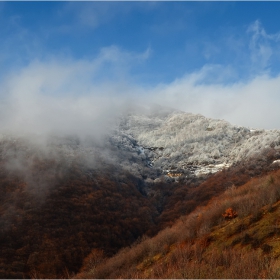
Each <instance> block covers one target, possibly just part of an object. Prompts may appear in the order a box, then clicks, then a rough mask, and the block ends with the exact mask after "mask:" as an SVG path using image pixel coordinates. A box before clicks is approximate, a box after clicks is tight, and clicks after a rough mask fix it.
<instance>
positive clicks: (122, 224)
mask: <svg viewBox="0 0 280 280" xmlns="http://www.w3.org/2000/svg"><path fill="white" fill-rule="evenodd" d="M113 116H114V117H112V118H107V120H108V121H106V126H104V127H102V125H104V122H102V121H101V122H100V124H99V125H100V126H101V127H100V129H99V126H96V128H95V129H93V130H92V131H89V133H82V134H81V135H79V134H78V133H77V132H78V131H77V130H75V129H74V130H73V132H72V133H70V130H69V131H68V133H65V130H62V131H61V132H60V133H59V132H57V133H55V132H54V131H53V132H52V133H49V132H48V133H46V132H44V133H42V131H41V133H35V131H34V130H33V132H32V133H31V132H30V131H29V132H28V133H23V134H22V135H20V133H12V131H10V133H8V132H7V131H5V132H2V134H1V137H0V165H1V172H0V184H1V190H0V192H1V195H0V197H1V198H0V199H1V206H0V214H1V217H0V224H1V234H0V241H1V246H2V248H3V250H2V254H1V256H0V258H1V266H0V276H1V277H2V278H26V277H42V278H60V277H67V275H68V274H69V273H70V274H71V273H77V272H78V271H79V269H80V268H81V265H82V263H83V259H84V258H85V257H86V256H87V255H88V254H89V253H90V251H91V250H92V249H94V248H96V249H100V250H102V251H103V252H104V254H105V255H107V256H112V255H113V254H115V253H116V252H117V251H118V250H119V249H121V248H123V247H125V246H129V245H131V244H132V243H133V242H135V241H136V240H137V239H138V238H141V236H143V235H144V234H146V235H149V236H153V235H155V234H156V233H158V232H159V231H160V230H162V229H164V228H165V227H166V226H170V225H172V224H173V223H174V221H175V220H176V219H178V218H179V217H180V216H181V215H185V214H188V213H190V212H192V211H193V210H194V209H195V208H196V207H197V206H199V205H204V204H205V203H206V202H207V201H208V200H209V199H211V198H212V197H213V196H215V195H217V194H219V193H222V192H223V191H224V190H225V189H227V188H228V187H229V186H231V185H232V184H235V185H237V186H238V185H241V184H243V183H245V182H247V181H248V180H249V179H250V178H251V177H254V176H259V175H261V174H265V173H266V172H268V171H269V170H273V169H277V168H278V167H279V166H278V163H277V159H278V158H280V153H279V149H280V131H278V130H253V129H249V128H244V127H237V126H234V125H231V124H230V123H228V122H226V121H224V120H218V119H210V118H207V117H204V116H202V115H197V114H191V113H186V112H182V111H178V110H174V109H171V108H166V107H162V106H157V105H152V106H147V105H146V106H140V105H139V104H138V105H134V106H127V105H126V106H122V110H120V111H118V113H114V114H113ZM97 123H98V122H96V123H95V124H97ZM101 131H102V132H101ZM94 132H95V133H97V132H100V133H97V137H95V134H94ZM274 161H276V162H275V163H273V162H274ZM237 174H239V175H237ZM23 232H24V233H25V234H24V235H23V234H22V233H23ZM62 240H63V241H62ZM68 276H69V275H68Z"/></svg>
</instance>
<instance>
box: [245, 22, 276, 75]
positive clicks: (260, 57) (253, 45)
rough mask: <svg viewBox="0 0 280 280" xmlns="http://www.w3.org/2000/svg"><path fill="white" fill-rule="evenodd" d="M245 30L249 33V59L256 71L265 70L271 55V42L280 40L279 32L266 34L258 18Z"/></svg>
mask: <svg viewBox="0 0 280 280" xmlns="http://www.w3.org/2000/svg"><path fill="white" fill-rule="evenodd" d="M247 32H248V33H249V34H251V40H250V44H249V48H250V51H251V61H252V63H253V65H254V66H255V68H256V69H257V70H258V71H260V70H265V69H266V68H267V67H268V66H269V63H270V60H271V57H272V55H273V47H272V43H275V42H279V41H280V33H276V34H267V32H266V31H265V29H264V28H263V27H262V24H261V22H260V21H259V20H256V21H255V22H254V23H252V24H251V25H250V26H249V28H248V30H247Z"/></svg>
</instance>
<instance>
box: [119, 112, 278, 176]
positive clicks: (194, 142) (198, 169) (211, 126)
mask: <svg viewBox="0 0 280 280" xmlns="http://www.w3.org/2000/svg"><path fill="white" fill-rule="evenodd" d="M119 132H120V136H119V137H121V136H122V137H123V138H124V137H127V138H130V139H134V140H133V141H134V147H136V148H138V151H139V153H140V154H141V156H142V158H143V159H145V160H146V164H147V165H148V166H150V167H154V168H156V169H159V170H160V171H161V172H162V174H165V175H168V176H169V177H173V178H174V177H180V176H181V177H183V178H186V177H187V178H188V177H193V176H192V175H195V176H199V175H203V174H208V173H215V172H217V171H219V170H222V169H223V168H225V167H229V166H231V165H232V164H233V163H236V162H239V161H241V160H244V159H248V158H249V157H252V156H254V155H256V154H259V153H260V152H262V150H264V149H267V148H270V147H273V148H275V149H280V131H277V130H270V131H265V130H250V129H248V128H244V127H237V126H233V125H230V124H229V123H228V122H226V121H224V120H214V119H209V118H206V117H204V116H201V115H194V114H190V113H184V112H180V111H170V110H167V109H162V108H161V109H158V111H157V113H155V112H153V111H152V112H149V111H148V112H145V113H136V114H135V113H133V114H128V115H126V116H124V117H123V118H122V119H121V122H120V125H119Z"/></svg>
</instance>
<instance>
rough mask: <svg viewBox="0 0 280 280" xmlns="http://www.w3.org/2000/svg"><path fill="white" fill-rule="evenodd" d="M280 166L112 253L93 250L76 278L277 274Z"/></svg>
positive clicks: (215, 276)
mask: <svg viewBox="0 0 280 280" xmlns="http://www.w3.org/2000/svg"><path fill="white" fill-rule="evenodd" d="M279 199H280V171H279V170H278V171H276V172H275V171H274V172H270V173H269V174H268V175H266V176H262V177H259V178H254V179H251V180H250V181H248V182H247V183H246V184H244V185H242V186H240V187H236V186H234V185H233V186H232V187H230V188H228V189H227V190H226V191H225V192H224V193H223V194H221V195H219V196H217V197H215V198H213V199H211V200H210V201H209V202H208V203H207V205H205V206H203V207H198V208H196V209H195V210H194V211H193V212H192V213H191V214H189V215H186V216H182V217H181V218H180V219H179V220H177V222H176V223H175V224H174V225H173V226H172V227H170V228H166V229H165V230H163V231H161V232H159V233H158V234H157V235H156V236H155V237H153V238H147V237H146V238H142V240H141V241H139V242H137V243H135V244H134V245H133V246H132V247H130V248H125V249H123V250H121V251H120V252H119V253H118V254H116V255H115V256H114V257H112V258H105V257H104V256H103V255H102V253H101V251H96V250H93V251H92V252H91V254H90V255H89V256H88V257H87V258H86V259H85V260H84V264H83V268H82V269H81V271H80V273H79V274H77V275H76V277H77V278H153V279H154V278H169V279H170V278H185V279H186V278H199V279H201V278H216V279H217V278H223V279H228V278H231V279H232V278H239V279H242V278H243V279H244V278H245V279H246V278H250V279H256V278H279V277H280V270H279V265H280V243H279V238H280V231H279V213H280V200H279Z"/></svg>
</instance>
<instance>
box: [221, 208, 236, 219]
mask: <svg viewBox="0 0 280 280" xmlns="http://www.w3.org/2000/svg"><path fill="white" fill-rule="evenodd" d="M223 217H224V218H225V219H226V220H231V219H234V218H236V217H237V212H236V211H234V210H233V209H232V208H228V209H227V210H226V211H225V213H224V214H223Z"/></svg>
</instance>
